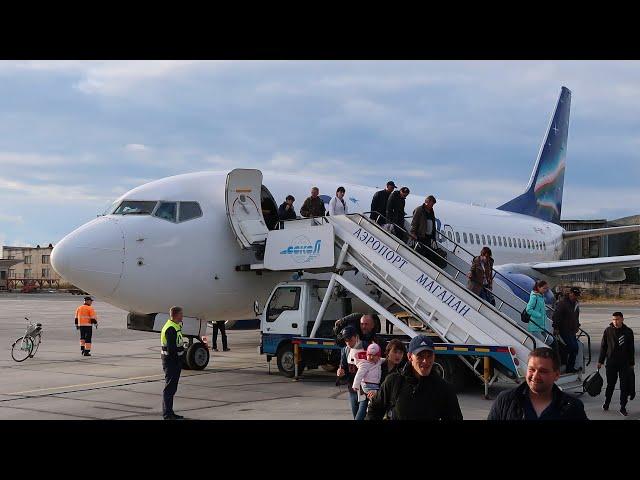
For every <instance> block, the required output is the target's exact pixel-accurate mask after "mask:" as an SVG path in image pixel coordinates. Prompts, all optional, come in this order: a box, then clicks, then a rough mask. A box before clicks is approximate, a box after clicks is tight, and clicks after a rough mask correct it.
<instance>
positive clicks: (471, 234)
mask: <svg viewBox="0 0 640 480" xmlns="http://www.w3.org/2000/svg"><path fill="white" fill-rule="evenodd" d="M469 240H470V241H471V245H473V244H474V243H475V242H474V241H473V233H470V234H469Z"/></svg>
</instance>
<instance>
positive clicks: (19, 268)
mask: <svg viewBox="0 0 640 480" xmlns="http://www.w3.org/2000/svg"><path fill="white" fill-rule="evenodd" d="M52 251H53V245H51V244H49V245H48V246H46V247H41V246H40V245H38V246H36V247H9V246H3V247H2V260H3V261H4V263H6V264H7V265H6V273H5V274H4V276H5V279H4V282H3V283H4V287H5V288H6V289H8V290H16V289H22V288H23V287H24V286H26V285H32V286H36V287H38V288H59V287H60V282H61V281H62V278H61V277H60V275H58V274H57V273H56V271H55V270H54V269H53V268H52V267H51V262H50V259H51V252H52ZM9 260H13V262H9ZM16 261H17V262H16ZM1 264H2V262H0V265H1ZM9 264H11V265H9ZM2 275H3V274H2V271H1V270H0V277H1V276H2ZM0 288H1V287H0Z"/></svg>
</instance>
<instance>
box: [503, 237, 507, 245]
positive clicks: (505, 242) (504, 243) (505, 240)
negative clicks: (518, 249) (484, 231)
mask: <svg viewBox="0 0 640 480" xmlns="http://www.w3.org/2000/svg"><path fill="white" fill-rule="evenodd" d="M502 244H503V245H504V246H505V248H506V246H507V237H502Z"/></svg>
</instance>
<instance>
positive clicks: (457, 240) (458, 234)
mask: <svg viewBox="0 0 640 480" xmlns="http://www.w3.org/2000/svg"><path fill="white" fill-rule="evenodd" d="M456 243H460V232H456Z"/></svg>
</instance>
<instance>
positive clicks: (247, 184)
mask: <svg viewBox="0 0 640 480" xmlns="http://www.w3.org/2000/svg"><path fill="white" fill-rule="evenodd" d="M261 190H262V172H261V171H260V170H254V169H244V168H236V169H234V170H232V171H230V172H229V174H228V175H227V184H226V189H225V195H226V198H225V200H226V204H227V218H228V219H229V224H230V225H231V229H232V230H233V232H234V234H235V236H236V240H238V243H239V244H240V246H241V247H242V248H245V249H248V248H251V247H252V246H253V245H256V244H259V243H262V242H264V241H266V239H267V234H268V233H269V229H268V228H267V224H266V223H265V221H264V217H263V216H262V209H261V208H260V207H261V206H260V193H261Z"/></svg>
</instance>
